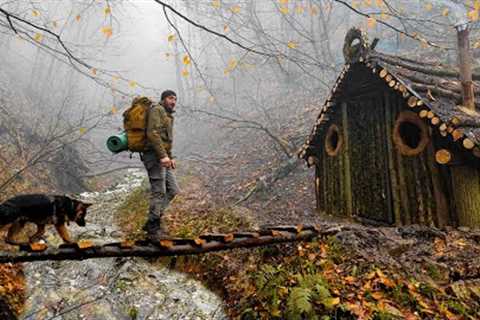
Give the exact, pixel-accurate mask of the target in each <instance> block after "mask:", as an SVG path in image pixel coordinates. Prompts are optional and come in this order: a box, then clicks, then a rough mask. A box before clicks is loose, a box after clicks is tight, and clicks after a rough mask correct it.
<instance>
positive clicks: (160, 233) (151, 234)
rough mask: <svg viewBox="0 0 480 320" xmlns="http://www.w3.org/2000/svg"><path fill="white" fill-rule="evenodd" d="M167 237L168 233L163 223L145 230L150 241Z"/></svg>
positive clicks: (168, 236)
mask: <svg viewBox="0 0 480 320" xmlns="http://www.w3.org/2000/svg"><path fill="white" fill-rule="evenodd" d="M168 238H170V235H169V233H168V230H167V229H166V228H165V226H163V225H160V226H159V227H158V228H156V229H151V230H149V231H147V239H148V240H150V241H159V240H162V239H168Z"/></svg>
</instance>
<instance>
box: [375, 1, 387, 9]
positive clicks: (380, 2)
mask: <svg viewBox="0 0 480 320" xmlns="http://www.w3.org/2000/svg"><path fill="white" fill-rule="evenodd" d="M375 4H376V5H377V7H381V6H383V5H384V4H385V3H384V2H383V0H375Z"/></svg>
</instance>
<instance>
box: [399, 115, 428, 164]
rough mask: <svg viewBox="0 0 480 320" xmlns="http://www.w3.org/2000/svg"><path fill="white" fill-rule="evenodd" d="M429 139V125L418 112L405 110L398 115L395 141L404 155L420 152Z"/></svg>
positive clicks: (413, 154)
mask: <svg viewBox="0 0 480 320" xmlns="http://www.w3.org/2000/svg"><path fill="white" fill-rule="evenodd" d="M429 140H430V139H429V136H428V127H427V125H426V124H425V123H424V122H423V121H422V119H420V118H419V117H418V116H417V114H416V113H414V112H412V111H403V112H401V113H400V114H399V115H398V118H397V121H396V122H395V128H394V131H393V142H394V143H395V146H396V147H397V149H398V151H399V152H400V153H401V154H402V155H405V156H415V155H417V154H420V153H421V152H422V151H423V150H424V149H425V147H426V146H427V144H428V142H429Z"/></svg>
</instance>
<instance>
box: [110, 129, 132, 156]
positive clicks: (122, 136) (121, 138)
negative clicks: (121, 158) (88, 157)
mask: <svg viewBox="0 0 480 320" xmlns="http://www.w3.org/2000/svg"><path fill="white" fill-rule="evenodd" d="M107 148H108V150H110V151H111V152H113V153H119V152H121V151H126V150H128V139H127V133H126V132H122V133H119V134H116V135H114V136H111V137H109V138H108V139H107Z"/></svg>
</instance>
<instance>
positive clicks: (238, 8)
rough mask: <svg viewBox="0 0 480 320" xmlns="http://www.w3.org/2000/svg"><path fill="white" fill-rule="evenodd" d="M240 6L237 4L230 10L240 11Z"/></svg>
mask: <svg viewBox="0 0 480 320" xmlns="http://www.w3.org/2000/svg"><path fill="white" fill-rule="evenodd" d="M240 9H241V8H240V6H239V5H235V6H233V7H231V8H230V11H232V12H233V13H239V12H240Z"/></svg>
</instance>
